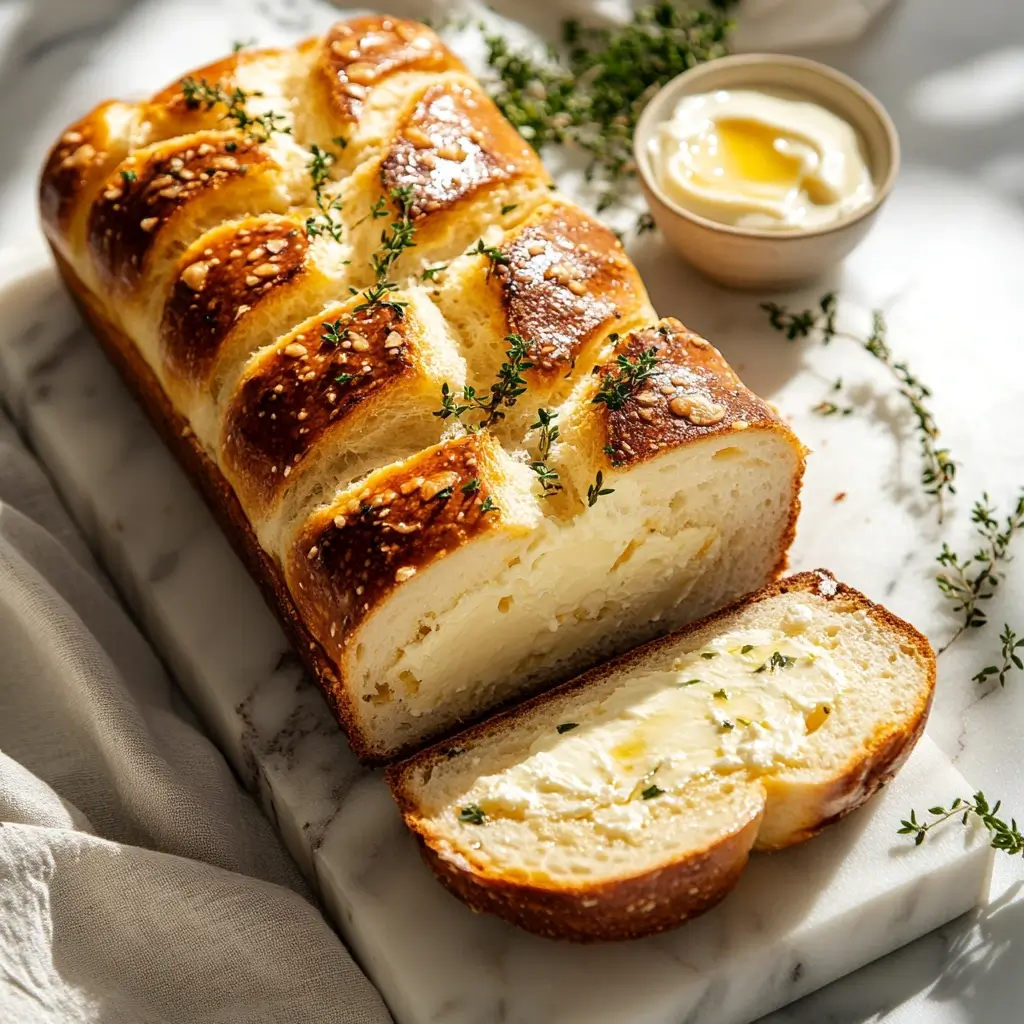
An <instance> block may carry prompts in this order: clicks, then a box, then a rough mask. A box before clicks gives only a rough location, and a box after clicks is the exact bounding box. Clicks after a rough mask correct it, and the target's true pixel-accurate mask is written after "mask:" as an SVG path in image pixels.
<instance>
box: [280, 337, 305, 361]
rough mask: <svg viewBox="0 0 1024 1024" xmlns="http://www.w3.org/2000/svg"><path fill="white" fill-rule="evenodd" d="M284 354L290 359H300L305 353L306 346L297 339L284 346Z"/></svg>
mask: <svg viewBox="0 0 1024 1024" xmlns="http://www.w3.org/2000/svg"><path fill="white" fill-rule="evenodd" d="M284 354H285V355H286V356H289V357H290V358H291V359H301V358H302V357H303V356H304V355H306V346H305V345H303V344H301V343H300V342H298V341H293V342H292V343H291V344H290V345H286V346H285V349H284Z"/></svg>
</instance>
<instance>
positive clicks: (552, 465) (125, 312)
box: [40, 16, 804, 762]
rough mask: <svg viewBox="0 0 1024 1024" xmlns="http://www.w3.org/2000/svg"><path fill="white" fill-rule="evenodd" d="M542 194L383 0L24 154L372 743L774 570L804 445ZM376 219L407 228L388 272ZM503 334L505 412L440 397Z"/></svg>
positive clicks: (122, 343) (378, 747)
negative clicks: (522, 346)
mask: <svg viewBox="0 0 1024 1024" xmlns="http://www.w3.org/2000/svg"><path fill="white" fill-rule="evenodd" d="M325 154H327V155H325ZM552 189H553V186H552V185H551V182H550V179H549V178H548V175H547V174H546V172H545V171H544V168H543V166H542V165H541V164H540V162H539V160H538V159H537V157H536V155H535V154H534V152H533V151H532V150H531V149H530V147H529V146H528V145H527V144H526V143H525V142H523V140H522V139H521V138H520V136H519V135H518V134H517V132H516V131H515V129H514V128H513V127H512V126H511V125H510V124H509V123H508V122H507V121H506V120H505V119H504V118H503V117H502V116H501V114H500V113H499V112H498V110H497V109H496V108H495V107H494V105H493V104H492V103H491V102H490V100H489V99H488V98H487V97H486V95H485V94H484V93H483V91H482V90H481V88H480V86H479V85H478V84H477V83H476V82H475V81H474V80H473V78H471V77H470V76H469V75H468V74H467V72H466V70H465V68H464V67H463V66H462V64H461V63H460V62H459V60H458V59H457V58H456V57H455V56H454V55H453V54H452V53H450V52H449V51H448V50H447V49H446V48H445V46H444V45H443V44H442V43H441V41H440V40H439V39H438V38H437V36H436V35H434V33H433V32H431V31H430V30H429V29H427V28H426V27H424V26H422V25H418V24H416V23H413V22H409V21H404V20H401V19H398V18H390V17H386V16H373V17H364V18H357V19H354V20H352V21H349V22H342V23H340V24H338V25H336V26H335V27H334V28H332V29H331V30H330V31H329V32H328V33H327V34H326V35H325V36H324V37H322V38H316V39H311V40H309V41H307V42H305V43H303V44H301V45H299V46H297V47H296V48H294V49H284V50H251V51H249V50H244V51H242V52H240V53H237V54H235V55H234V56H231V57H228V58H225V59H224V60H222V61H219V62H218V63H216V64H213V65H210V66H208V67H205V68H200V69H198V70H196V71H194V72H192V73H191V74H190V75H188V76H185V77H183V79H182V80H181V81H179V82H176V83H173V84H171V85H170V86H168V87H167V88H165V89H164V90H162V91H161V92H160V93H157V94H156V95H155V96H154V97H153V98H152V99H151V100H148V101H146V102H141V103H137V104H130V103H119V102H109V103H105V104H103V105H101V106H100V107H98V108H97V109H96V110H94V111H93V112H92V113H91V114H89V115H88V116H86V117H84V118H83V119H82V120H81V121H80V122H78V123H77V124H74V125H72V126H71V127H70V128H69V129H68V130H67V131H66V132H65V133H64V134H63V135H62V137H61V139H60V140H59V141H58V143H57V144H56V146H55V147H54V149H53V151H52V153H51V154H50V156H49V159H48V161H47V163H46V166H45V168H44V170H43V175H42V181H41V192H40V202H41V209H42V216H43V222H44V227H45V230H46V233H47V236H48V238H49V240H50V243H51V246H52V248H53V250H54V252H55V254H56V257H57V261H58V264H59V266H60V269H61V272H62V274H63V275H64V277H65V279H66V281H67V282H68V284H69V286H70V288H71V290H72V292H73V293H74V295H75V296H76V298H77V300H78V302H79V304H80V305H81V307H82V309H83V311H84V312H85V315H86V316H87V317H88V319H89V320H90V321H91V323H92V325H93V327H94V329H95V331H96V333H97V335H98V337H99V339H100V341H101V342H102V343H103V345H104V347H105V348H106V350H107V352H108V353H109V355H110V357H111V358H112V360H113V361H114V362H115V363H116V365H117V366H118V367H119V369H120V370H121V372H122V374H123V375H124V377H125V379H126V380H127V382H128V383H129V385H130V386H131V387H132V388H133V389H134V391H135V392H136V394H137V395H138V397H139V399H140V401H141V402H142V404H143V405H144V406H145V408H146V409H147V411H148V412H149V414H150V416H151V417H152V419H153V420H154V422H155V423H156V425H157V426H158V428H159V429H160V430H161V431H162V433H163V435H164V437H165V438H166V440H167V442H168V444H169V445H170V446H171V447H172V448H173V449H174V450H175V451H176V453H177V454H178V456H179V457H180V459H181V460H182V462H183V463H184V464H185V466H186V468H187V469H188V471H189V473H190V474H191V476H192V477H193V479H194V480H195V482H196V483H197V484H198V486H199V487H200V488H201V489H202V490H203V491H204V493H205V494H206V496H207V498H208V500H209V502H210V504H211V506H212V507H213V509H214V511H215V513H216V514H217V515H218V516H219V518H220V520H221V522H222V524H223V526H224V528H225V530H226V531H227V533H228V534H229V536H230V537H231V539H232V541H233V542H234V543H235V545H236V547H237V548H238V550H239V551H240V553H241V554H242V556H243V557H244V558H245V559H246V561H247V563H248V565H249V568H250V570H251V572H252V573H253V575H254V576H255V577H256V578H257V580H259V581H260V583H261V584H262V586H263V588H264V591H265V593H266V595H267V597H268V600H269V601H270V603H271V605H272V606H273V607H274V608H275V609H276V611H277V612H278V615H279V617H280V619H281V621H282V623H283V625H284V626H285V628H286V630H287V631H288V633H289V636H290V639H291V640H292V642H293V644H294V645H295V648H296V650H297V651H298V652H299V654H300V655H301V656H302V657H303V658H304V660H305V662H306V664H307V665H308V667H309V669H310V671H311V672H312V673H313V674H314V675H315V677H316V678H317V680H318V681H319V683H320V685H321V686H322V688H323V690H324V692H325V694H326V695H327V698H328V700H329V701H330V703H331V705H332V707H333V709H334V711H335V713H336V714H337V716H338V718H339V720H340V721H341V723H342V724H343V726H344V727H345V729H346V731H347V732H348V735H349V737H350V740H351V742H352V745H353V747H354V748H355V750H356V751H357V753H358V754H359V755H360V756H362V757H363V758H365V759H367V760H370V761H376V762H380V761H387V760H389V759H392V758H394V757H395V756H396V755H398V754H399V753H401V752H407V751H409V750H412V749H415V748H417V747H419V746H421V745H422V744H423V743H424V742H426V741H429V740H430V739H432V738H435V737H438V736H440V735H443V734H445V733H446V732H449V731H451V730H453V729H455V728H458V727H461V726H462V725H463V724H465V723H466V722H467V721H471V720H473V719H477V718H479V717H480V716H482V715H483V714H485V713H486V712H487V711H489V710H491V709H494V708H495V707H498V706H500V705H503V704H507V703H509V702H511V701H514V700H516V699H519V698H521V697H523V696H525V695H528V694H530V693H534V692H537V691H539V690H542V689H544V688H545V687H547V686H550V685H552V684H554V683H556V682H558V681H561V680H563V679H566V678H569V677H570V676H572V675H574V674H576V673H578V672H579V671H581V670H583V669H585V668H587V667H588V666H590V665H593V664H596V663H598V662H599V661H601V660H602V659H604V658H606V657H608V656H612V655H616V654H618V653H621V652H622V651H624V650H627V649H629V648H631V647H633V646H635V645H636V644H638V643H641V642H644V641H646V640H649V639H651V638H652V637H655V636H658V635H661V634H664V633H666V632H667V631H669V630H671V629H673V628H676V627H678V626H679V625H681V624H683V623H686V622H689V621H692V620H694V619H696V618H698V617H699V616H701V615H704V614H706V613H707V612H709V611H711V610H713V609H715V608H717V607H720V606H721V605H722V604H724V603H727V602H729V601H731V600H734V599H735V598H736V597H738V596H739V595H741V594H744V593H747V592H749V591H751V590H753V589H756V588H757V587H759V586H762V585H764V584H765V583H766V582H768V581H770V580H772V579H774V578H776V577H777V576H778V574H779V573H780V572H781V571H782V570H783V568H784V567H785V561H786V551H787V549H788V547H789V544H790V541H791V539H792V536H793V530H794V523H795V518H796V513H797V509H798V492H799V486H800V480H801V476H802V472H803V456H804V452H803V448H802V446H801V445H800V443H799V442H798V440H797V439H796V438H795V437H794V436H793V434H792V433H791V432H790V430H789V429H788V428H787V427H786V426H785V425H784V424H783V423H781V422H780V420H779V419H778V417H777V416H776V415H775V413H774V412H773V411H772V410H771V409H770V408H769V407H768V406H767V405H765V403H764V402H762V401H761V400H760V399H758V398H757V397H756V396H754V395H753V394H752V393H751V392H749V391H748V390H747V389H746V388H745V387H744V386H743V385H742V384H741V382H740V381H739V379H738V378H737V377H736V375H735V374H734V373H733V372H732V370H731V369H730V368H729V366H728V365H727V364H726V363H725V361H724V360H723V359H722V357H721V356H720V355H719V353H718V352H717V351H716V350H715V349H714V348H713V347H712V346H711V345H710V344H709V343H708V342H707V341H705V340H704V339H702V338H700V337H699V336H697V335H696V334H694V333H692V332H691V331H688V330H687V329H686V328H684V327H683V325H682V324H680V323H679V322H678V321H676V320H659V319H658V317H657V314H656V313H655V311H654V310H653V309H652V307H651V305H650V302H649V300H648V297H647V295H646V293H645V291H644V287H643V284H642V283H641V281H640V279H639V276H638V275H637V272H636V270H635V268H634V267H633V266H632V264H631V263H630V261H629V260H628V258H627V257H626V255H625V253H624V251H623V249H622V246H621V245H620V243H619V242H618V240H617V239H616V237H615V236H614V234H613V233H612V232H610V231H609V230H608V229H607V228H605V227H604V226H603V225H601V224H600V223H598V222H597V221H595V220H594V219H593V218H592V217H590V216H589V215H588V214H586V213H585V212H584V211H583V210H581V209H580V208H579V207H577V206H576V205H574V204H573V203H572V202H570V201H569V200H567V199H565V198H564V197H562V196H560V195H559V194H558V193H557V192H554V191H553V190H552ZM393 231H396V232H400V233H405V234H406V236H407V235H408V232H409V231H411V234H412V239H411V240H412V241H413V243H414V245H413V247H411V248H410V247H399V248H400V250H401V251H399V252H397V253H396V254H395V256H396V258H395V259H393V260H391V259H390V258H388V259H387V260H385V263H386V264H387V265H386V266H385V268H384V272H383V276H382V275H381V273H379V271H380V268H381V260H382V259H383V255H384V250H383V248H382V232H383V233H384V234H388V233H391V232H393ZM407 240H408V238H407ZM381 280H386V282H387V283H388V285H389V287H388V288H387V289H385V290H384V292H383V293H381V292H380V290H379V289H378V290H377V292H376V293H374V291H373V290H372V289H373V287H374V286H375V285H377V284H379V283H380V282H381ZM512 335H515V336H519V337H520V338H522V339H524V340H525V342H526V344H527V362H528V363H530V364H531V365H530V366H529V368H525V369H524V371H523V373H522V380H523V381H524V386H525V392H524V393H523V394H521V395H519V396H518V399H517V401H516V402H515V404H513V405H509V404H506V405H504V406H503V407H502V408H501V409H500V410H499V411H500V412H502V413H503V414H504V416H503V418H498V419H496V422H494V423H493V424H492V425H491V427H490V428H489V429H487V430H483V431H479V432H475V431H473V430H471V429H463V428H460V427H459V426H458V425H457V424H456V422H455V420H454V418H448V419H444V418H442V417H440V416H438V415H437V413H438V412H439V411H440V409H441V392H442V388H443V387H444V386H447V387H448V392H449V394H450V395H455V396H461V395H462V389H463V388H464V387H465V386H466V385H469V386H470V387H473V388H476V389H477V392H478V393H479V394H483V395H489V394H490V390H489V389H490V387H491V385H492V384H493V383H494V382H495V381H496V375H497V374H498V373H499V372H500V367H501V366H502V364H503V363H504V362H506V361H507V360H508V355H507V353H508V350H509V347H510V344H512V343H511V342H510V340H509V336H512ZM652 355H653V359H654V360H655V363H654V367H653V372H652V373H651V374H650V375H649V376H648V377H647V379H645V380H643V381H642V382H641V383H639V384H638V385H637V386H635V387H630V386H625V387H621V388H620V389H619V391H618V392H617V393H616V394H617V397H616V398H615V400H613V401H612V402H611V403H608V402H602V401H595V399H597V398H598V396H599V394H601V393H602V391H605V392H607V391H608V390H609V389H612V390H614V387H615V385H616V382H617V381H619V378H620V376H621V374H622V372H623V367H624V366H625V365H627V364H626V363H625V362H624V361H627V360H628V361H631V363H632V364H635V363H637V362H638V361H639V360H641V359H650V358H652ZM619 382H620V381H619ZM620 383H621V382H620ZM542 409H543V410H544V413H545V415H549V414H550V415H553V416H555V419H554V420H553V421H552V422H554V423H555V425H557V426H558V428H559V436H558V438H557V440H555V441H554V443H553V444H552V443H550V440H551V439H550V434H549V436H548V437H547V439H545V437H544V436H543V433H544V432H543V431H542V430H541V428H540V427H538V426H537V424H538V423H539V422H540V413H539V410H542ZM474 415H476V414H472V415H471V416H470V417H469V420H468V423H467V427H470V428H472V427H474V426H477V425H478V421H475V420H474V419H473V416H474ZM545 448H549V449H550V451H549V452H548V456H547V468H548V471H549V472H554V473H557V474H558V477H557V481H558V485H559V486H560V488H561V489H560V490H557V489H555V488H554V487H549V488H548V489H547V490H548V491H551V496H548V495H547V494H546V491H545V488H544V486H543V484H542V481H541V479H540V477H539V475H538V473H537V472H536V471H535V469H534V468H531V463H532V462H535V461H537V460H539V459H540V458H541V455H542V454H543V450H544V449H545ZM549 480H550V477H549ZM599 481H600V482H599ZM597 492H601V493H600V494H598V493H597Z"/></svg>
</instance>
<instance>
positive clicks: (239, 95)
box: [181, 76, 291, 142]
mask: <svg viewBox="0 0 1024 1024" xmlns="http://www.w3.org/2000/svg"><path fill="white" fill-rule="evenodd" d="M181 91H182V94H183V95H184V97H185V105H186V106H188V107H190V108H192V109H193V110H198V109H199V108H200V107H202V108H203V109H204V110H213V108H214V107H216V106H222V107H224V114H223V115H222V116H221V120H224V121H232V122H234V126H235V127H236V128H238V130H239V131H242V132H244V133H245V134H246V135H248V136H249V138H251V139H255V140H256V141H257V142H266V141H267V139H269V138H270V136H271V134H272V133H273V132H281V133H282V134H284V135H289V134H291V127H290V126H289V125H287V124H284V123H283V122H284V121H286V120H287V118H286V117H285V116H284V114H277V113H275V112H274V111H272V110H268V111H267V112H266V113H265V114H258V115H256V116H255V117H254V116H253V115H251V114H250V113H249V112H248V111H247V110H246V108H245V105H246V103H247V102H248V100H250V99H252V98H253V97H255V96H262V95H263V94H262V93H261V92H258V91H257V92H246V91H245V90H244V89H238V88H235V89H232V90H231V91H230V92H228V90H227V89H225V88H224V86H222V85H221V84H220V83H219V82H217V83H214V84H213V85H211V84H210V83H209V82H208V81H207V80H206V79H205V78H193V77H191V76H187V77H185V78H183V79H182V80H181Z"/></svg>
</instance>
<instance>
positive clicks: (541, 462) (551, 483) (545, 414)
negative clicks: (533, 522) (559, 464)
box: [530, 409, 562, 498]
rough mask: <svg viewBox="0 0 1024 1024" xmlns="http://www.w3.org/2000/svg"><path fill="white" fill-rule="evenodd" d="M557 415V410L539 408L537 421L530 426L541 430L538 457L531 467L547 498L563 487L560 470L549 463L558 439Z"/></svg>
mask: <svg viewBox="0 0 1024 1024" xmlns="http://www.w3.org/2000/svg"><path fill="white" fill-rule="evenodd" d="M557 416H558V413H557V412H549V411H548V410H547V409H538V410H537V422H536V423H534V424H533V426H532V427H531V428H530V429H531V430H539V431H540V435H539V437H538V440H537V458H536V459H535V460H534V461H533V462H531V463H530V468H531V469H532V470H533V471H534V473H536V474H537V479H538V480H539V481H540V486H541V488H542V489H543V491H544V494H543V495H542V496H543V497H545V498H550V497H552V496H554V495H555V494H557V493H558V492H559V491H560V490H561V489H562V485H561V483H560V482H559V479H558V470H557V469H553V468H552V467H551V466H549V465H548V456H549V455H550V454H551V448H552V446H553V445H554V443H555V442H556V441H557V440H558V425H557V424H556V423H555V418H556V417H557Z"/></svg>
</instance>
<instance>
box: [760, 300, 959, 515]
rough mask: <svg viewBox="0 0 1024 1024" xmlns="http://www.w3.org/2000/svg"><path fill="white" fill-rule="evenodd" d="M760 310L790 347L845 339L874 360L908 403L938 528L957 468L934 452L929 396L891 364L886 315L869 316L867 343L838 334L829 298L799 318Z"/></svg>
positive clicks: (943, 453)
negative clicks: (813, 338)
mask: <svg viewBox="0 0 1024 1024" xmlns="http://www.w3.org/2000/svg"><path fill="white" fill-rule="evenodd" d="M761 308H762V309H763V310H765V312H767V314H768V322H769V323H770V324H771V326H772V327H774V328H775V329H776V330H777V331H781V332H782V333H783V334H785V335H786V337H787V338H788V339H789V340H790V341H795V340H796V339H797V338H806V337H807V336H808V335H810V334H812V333H815V332H816V333H817V334H819V336H820V337H821V340H822V343H823V344H825V345H827V344H828V343H829V342H830V341H832V339H833V338H846V339H848V340H849V341H853V342H856V343H857V344H858V345H860V346H861V347H862V348H863V349H864V350H865V351H866V352H868V353H869V354H870V355H872V356H874V357H875V359H877V360H878V361H879V362H880V363H882V365H883V366H885V367H886V368H887V369H888V370H889V372H890V373H891V374H892V376H893V377H895V378H896V382H897V384H898V385H899V390H900V394H901V395H902V396H903V397H904V398H905V399H906V400H907V403H908V404H909V406H910V410H911V412H912V413H913V416H914V419H915V421H916V426H917V434H918V440H919V442H920V449H921V485H922V487H923V488H924V492H925V494H927V495H928V496H929V497H932V498H934V499H935V501H936V504H937V506H938V517H939V522H940V523H941V522H942V521H943V519H944V518H945V512H946V509H945V501H944V497H945V495H947V494H955V493H956V488H955V487H954V485H953V482H954V479H955V477H956V466H957V464H956V463H955V462H954V461H953V458H952V456H951V455H950V453H949V449H948V448H940V447H939V446H938V438H939V428H938V426H937V425H936V423H935V417H934V416H933V414H932V411H931V409H929V408H928V405H927V404H926V403H927V400H928V399H929V398H931V394H932V393H931V391H930V390H929V389H928V388H927V387H926V386H925V385H924V383H923V382H922V381H921V380H920V379H919V378H918V377H915V376H914V374H912V373H911V372H910V368H909V367H908V366H907V364H906V363H904V362H899V361H897V360H896V359H895V358H894V356H893V353H892V349H890V348H889V343H888V341H887V339H886V333H887V326H886V322H885V314H884V313H883V312H882V311H881V310H880V309H876V310H873V311H872V314H871V333H870V334H869V335H868V336H867V338H862V337H860V336H858V335H856V334H851V333H849V332H848V331H841V330H839V328H838V327H837V326H836V312H837V309H838V300H837V298H836V295H835V293H834V292H829V293H827V294H826V295H823V296H822V297H821V299H820V300H819V302H818V307H817V309H813V308H812V309H805V310H802V311H801V312H799V313H791V312H790V311H789V310H788V309H787V308H786V307H785V306H780V305H779V304H778V303H775V302H766V303H762V305H761ZM815 409H816V411H818V412H823V413H825V414H826V415H829V414H831V413H835V412H843V413H844V414H845V410H841V409H839V408H838V407H837V406H835V405H834V403H831V402H823V403H820V404H819V405H818V406H816V407H815Z"/></svg>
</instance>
